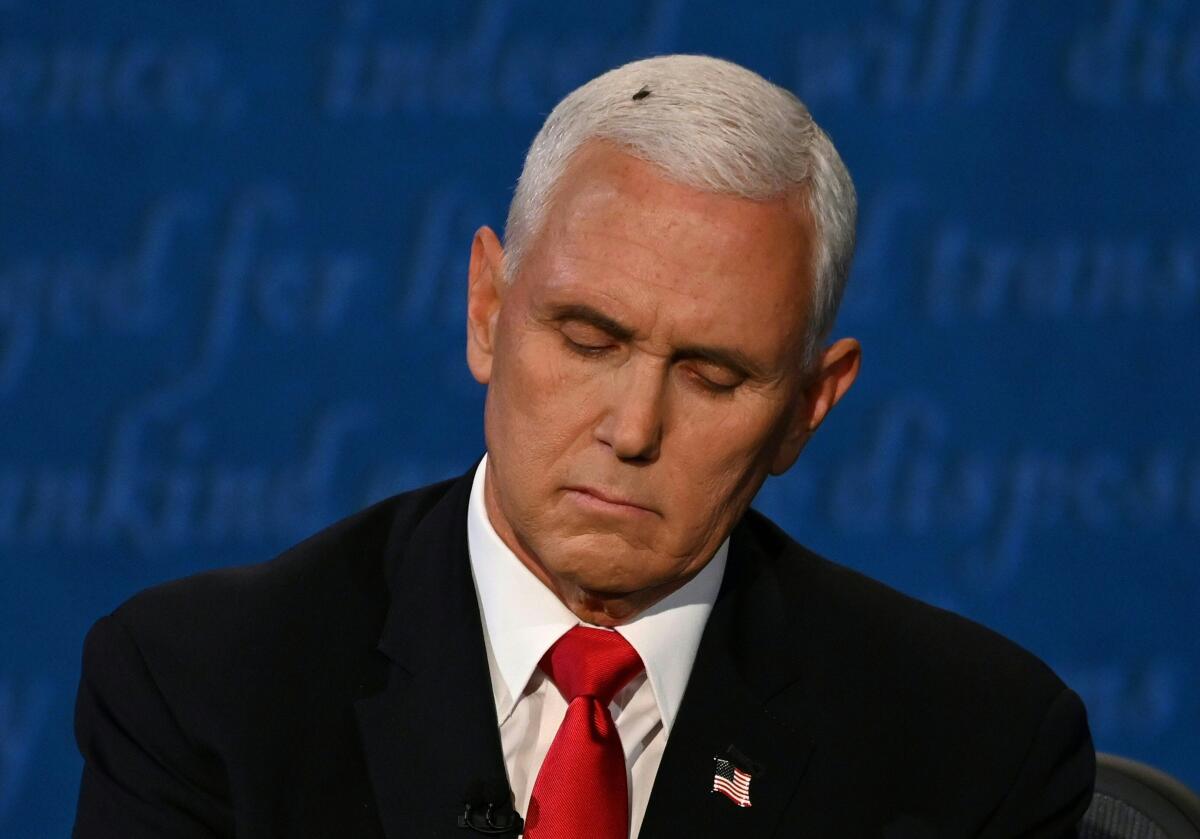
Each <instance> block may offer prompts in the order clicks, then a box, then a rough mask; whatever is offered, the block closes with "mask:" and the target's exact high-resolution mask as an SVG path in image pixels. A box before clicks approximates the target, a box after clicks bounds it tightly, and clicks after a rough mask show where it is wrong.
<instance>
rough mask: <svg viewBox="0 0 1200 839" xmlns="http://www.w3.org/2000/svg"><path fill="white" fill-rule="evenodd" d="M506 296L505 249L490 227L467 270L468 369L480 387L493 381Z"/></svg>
mask: <svg viewBox="0 0 1200 839" xmlns="http://www.w3.org/2000/svg"><path fill="white" fill-rule="evenodd" d="M504 292H505V284H504V247H503V246H502V245H501V244H500V240H499V239H498V238H497V237H496V234H495V233H494V232H493V231H492V229H491V228H490V227H481V228H479V229H478V230H476V231H475V238H474V240H473V241H472V242H471V264H470V266H469V268H468V270H467V366H468V367H469V368H471V375H472V376H474V377H475V379H476V381H478V382H479V383H480V384H485V385H486V384H487V383H488V382H490V381H491V378H492V354H493V351H494V347H495V343H496V321H497V320H498V318H499V316H500V304H501V303H502V302H503V300H504Z"/></svg>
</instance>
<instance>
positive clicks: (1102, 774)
mask: <svg viewBox="0 0 1200 839" xmlns="http://www.w3.org/2000/svg"><path fill="white" fill-rule="evenodd" d="M1079 836H1080V839H1200V797H1197V795H1196V794H1195V793H1194V792H1192V791H1191V790H1190V789H1188V788H1187V787H1185V786H1184V785H1183V784H1182V783H1180V782H1179V781H1178V780H1176V779H1175V778H1173V777H1171V776H1170V775H1168V774H1167V773H1165V772H1163V771H1161V770H1158V769H1155V768H1154V767H1153V766H1148V765H1146V764H1145V763H1139V762H1138V761H1136V760H1129V759H1128V758H1123V757H1117V756H1116V755H1110V754H1097V755H1096V789H1095V791H1094V792H1093V793H1092V804H1091V806H1090V807H1088V811H1087V813H1085V814H1084V817H1083V821H1082V822H1080V825H1079Z"/></svg>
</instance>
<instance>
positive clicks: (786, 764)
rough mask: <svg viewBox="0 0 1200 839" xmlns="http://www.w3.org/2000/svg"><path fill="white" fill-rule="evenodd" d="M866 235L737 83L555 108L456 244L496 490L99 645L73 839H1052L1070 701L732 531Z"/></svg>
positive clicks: (249, 575) (949, 630) (393, 514)
mask: <svg viewBox="0 0 1200 839" xmlns="http://www.w3.org/2000/svg"><path fill="white" fill-rule="evenodd" d="M854 218H855V200H854V191H853V187H852V185H851V183H850V180H849V176H848V175H847V173H846V171H845V168H844V167H843V166H842V163H841V161H840V160H839V158H838V156H837V153H836V152H835V151H834V149H833V146H832V145H831V144H830V143H829V141H828V139H827V138H826V137H825V135H824V134H823V133H822V132H821V131H820V129H819V128H818V127H817V126H816V125H815V124H814V123H813V121H812V120H811V118H810V117H809V115H808V113H807V111H806V110H805V109H804V107H803V106H802V105H801V104H800V103H799V102H798V101H796V100H795V98H794V97H792V96H791V95H790V94H788V93H786V92H785V91H783V90H781V89H779V88H777V87H774V86H773V85H771V84H769V83H768V82H766V81H765V80H763V79H761V78H759V77H758V76H756V75H754V74H753V73H751V72H749V71H747V70H744V69H742V68H740V67H737V66H736V65H732V64H729V63H727V62H723V61H718V60H715V59H710V58H700V57H692V56H671V57H664V58H655V59H650V60H647V61H640V62H635V63H632V64H629V65H626V66H624V67H621V68H619V69H617V70H614V71H612V72H610V73H607V74H605V75H603V76H601V77H599V78H597V79H595V80H593V81H592V82H589V83H588V84H586V85H584V86H583V87H582V88H580V89H579V90H577V91H575V92H574V93H572V94H571V95H570V96H568V97H567V98H566V99H565V100H563V102H562V103H560V104H559V106H558V107H557V108H556V109H555V110H554V112H553V113H552V114H551V115H550V117H549V118H548V119H547V121H546V124H545V125H544V126H543V128H542V130H541V132H540V133H539V134H538V137H537V138H536V139H535V140H534V143H533V145H532V147H531V149H530V152H529V156H528V158H527V160H526V163H525V168H524V171H523V173H522V176H521V180H520V183H519V185H518V187H517V191H516V194H515V196H514V199H513V203H512V207H511V210H510V214H509V219H508V224H507V227H506V242H505V244H504V245H503V246H502V245H501V243H500V241H499V239H498V238H497V237H496V235H495V234H494V233H493V232H492V231H491V230H490V229H488V228H486V227H485V228H481V229H480V230H479V231H478V233H477V234H476V236H475V239H474V242H473V244H472V249H471V260H470V272H469V302H468V324H467V361H468V364H469V366H470V369H471V371H472V373H473V374H474V376H475V377H476V378H477V379H478V380H479V381H480V382H482V383H483V384H485V385H487V388H488V391H487V407H486V413H485V429H486V438H487V454H486V456H485V458H484V459H483V460H482V461H481V463H480V464H479V465H478V467H477V468H476V469H474V470H472V472H471V473H469V474H467V475H465V476H463V477H461V478H459V479H457V480H454V481H450V482H447V483H444V484H439V485H436V486H432V487H426V488H424V489H420V490H417V491H414V492H410V493H405V494H403V495H400V496H397V497H395V498H392V499H389V500H387V501H384V502H382V503H381V504H379V505H377V506H375V507H372V508H371V509H369V510H366V511H364V512H362V513H360V514H358V515H356V516H354V517H352V518H350V519H347V520H345V521H343V522H339V523H337V524H335V525H333V526H332V527H331V528H329V529H328V530H326V531H324V532H322V533H321V534H318V535H317V536H315V537H313V538H312V539H310V540H308V541H306V542H304V543H302V544H301V545H299V546H297V547H295V548H293V549H292V550H290V551H288V552H286V553H285V554H283V555H282V556H281V557H279V558H277V559H275V560H274V561H272V562H270V563H266V564H264V565H261V566H254V567H249V568H242V569H233V570H227V571H219V572H213V573H208V574H203V575H200V576H198V577H194V578H191V579H188V580H184V581H181V582H178V583H173V584H169V585H166V586H163V587H159V588H157V589H153V590H151V591H149V592H146V593H143V594H142V595H139V596H138V597H135V598H134V599H133V600H131V601H130V602H128V603H126V604H125V605H124V606H122V607H121V608H120V609H118V610H117V611H116V612H115V613H114V614H113V615H111V616H109V617H107V618H104V619H102V620H101V621H99V622H98V623H97V625H96V627H95V628H94V629H93V630H92V632H91V634H90V635H89V637H88V641H87V644H86V650H85V656H84V673H83V679H82V682H81V686H80V693H79V701H78V710H77V717H78V718H77V735H78V740H79V744H80V748H81V750H82V752H83V755H84V758H85V768H84V775H83V784H82V789H81V793H80V802H79V810H78V816H77V826H76V835H77V836H79V837H99V836H120V837H136V836H168V837H176V836H178V837H184V836H187V837H193V836H195V837H201V836H203V837H209V836H234V835H236V836H238V837H257V836H264V837H265V836H289V837H292V836H388V837H393V839H394V837H401V836H414V837H428V836H469V835H472V834H473V833H475V832H485V833H486V832H488V831H491V832H493V833H494V834H496V835H514V834H515V830H516V828H515V827H513V826H512V825H513V823H514V821H515V819H514V818H513V816H514V813H513V811H514V810H515V812H516V813H517V814H520V815H521V816H523V817H524V831H525V833H524V835H526V836H527V837H531V839H561V837H574V836H577V837H597V839H600V838H601V837H602V839H617V838H618V837H624V836H641V837H660V836H667V837H673V836H681V837H692V836H702V837H703V836H712V837H716V836H722V837H725V836H738V837H766V836H780V837H783V836H801V835H804V836H837V837H856V836H947V837H950V836H952V837H961V836H987V837H1010V836H1066V835H1072V834H1073V825H1074V824H1075V823H1076V821H1077V820H1078V818H1079V817H1080V816H1081V814H1082V813H1083V811H1084V809H1085V808H1086V807H1087V805H1088V803H1089V800H1090V790H1091V782H1092V775H1093V769H1094V753H1093V750H1092V745H1091V740H1090V737H1089V734H1088V729H1087V724H1086V721H1085V715H1084V710H1083V707H1082V705H1081V703H1080V702H1079V699H1078V697H1077V696H1076V695H1075V694H1074V693H1072V692H1071V691H1070V690H1069V689H1067V688H1066V687H1065V686H1064V685H1063V684H1062V683H1061V682H1060V681H1059V680H1058V679H1057V678H1056V677H1055V676H1054V674H1053V673H1051V672H1050V671H1049V670H1048V669H1047V668H1046V667H1045V665H1043V664H1042V663H1040V662H1039V661H1037V660H1036V659H1035V658H1033V657H1032V656H1030V655H1029V654H1028V653H1026V652H1024V651H1022V650H1020V649H1019V648H1017V647H1016V646H1014V645H1013V644H1011V643H1009V642H1007V641H1005V640H1003V639H1001V638H999V637H998V636H996V635H995V634H993V633H991V632H989V631H987V630H985V629H983V628H982V627H979V626H977V625H975V624H972V623H970V622H968V621H966V620H964V619H961V618H958V617H955V616H953V615H950V614H948V613H946V612H942V611H940V610H936V609H933V608H931V607H928V606H925V605H922V604H919V603H917V602H915V601H912V600H910V599H908V598H906V597H904V596H902V595H900V594H898V593H896V592H894V591H891V590H890V589H887V588H886V587H884V586H882V585H880V584H878V583H875V582H872V581H869V580H867V579H865V578H863V577H861V576H860V575H857V574H855V573H853V572H851V571H849V570H846V569H844V568H841V567H839V566H837V565H833V564H832V563H829V562H827V561H825V560H823V559H820V558H818V557H817V556H815V555H813V554H812V553H810V552H808V551H807V550H805V549H804V548H802V547H801V546H799V545H798V544H796V543H795V542H793V541H792V540H791V539H789V538H788V537H787V536H786V535H784V534H783V533H782V532H781V531H779V530H778V529H777V528H775V527H774V526H773V525H772V524H771V523H770V522H768V521H767V520H766V519H764V518H762V517H761V516H760V515H758V514H756V513H754V512H752V511H749V509H748V508H749V504H750V502H751V500H752V499H753V497H754V495H755V493H756V492H757V491H758V489H759V487H760V486H761V485H762V483H763V481H764V480H765V479H766V477H767V476H768V475H770V474H779V473H782V472H784V471H786V470H787V469H788V468H789V467H790V466H791V465H792V464H793V462H794V461H795V460H796V458H797V456H798V455H799V454H800V451H801V449H802V448H803V447H804V444H805V443H806V442H807V440H808V439H809V437H810V436H811V435H812V434H813V432H814V431H816V429H817V428H818V426H819V425H820V424H821V423H822V421H823V420H824V419H825V417H826V416H827V414H828V413H829V411H830V410H831V409H832V408H833V406H834V405H835V404H836V403H837V402H838V401H839V400H840V399H841V398H842V396H844V395H845V393H846V392H847V390H848V389H849V388H850V386H851V384H852V383H853V381H854V378H855V376H856V374H857V372H858V368H859V357H860V349H859V346H858V343H857V342H856V341H854V340H852V339H841V340H837V341H833V342H832V343H830V342H828V335H829V332H830V329H831V325H832V321H833V317H834V313H835V311H836V308H837V305H838V301H839V299H840V297H841V289H842V286H843V284H844V282H845V278H846V274H847V272H848V268H849V262H850V255H851V251H852V247H853V226H854Z"/></svg>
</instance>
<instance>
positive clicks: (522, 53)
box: [321, 0, 683, 118]
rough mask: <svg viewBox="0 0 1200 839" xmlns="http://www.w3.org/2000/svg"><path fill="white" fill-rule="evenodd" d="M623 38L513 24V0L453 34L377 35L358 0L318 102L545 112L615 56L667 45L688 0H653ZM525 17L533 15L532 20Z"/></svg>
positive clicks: (372, 108) (422, 110)
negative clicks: (449, 38) (460, 36)
mask: <svg viewBox="0 0 1200 839" xmlns="http://www.w3.org/2000/svg"><path fill="white" fill-rule="evenodd" d="M647 8H648V11H647V13H646V17H645V19H644V20H643V22H642V24H641V26H640V27H639V28H638V29H637V30H636V31H634V32H631V33H630V34H629V35H627V36H626V37H624V38H616V39H607V38H605V37H603V36H597V35H595V34H593V33H582V32H581V33H579V34H577V35H574V36H572V35H570V34H564V33H556V34H553V35H552V34H550V33H536V32H534V31H532V30H530V29H527V28H525V27H521V28H519V29H517V28H515V27H514V26H513V25H512V22H513V21H514V19H515V18H516V17H517V16H516V15H515V14H514V13H513V2H512V0H481V2H480V3H479V5H478V7H477V11H476V14H475V18H474V22H473V24H472V26H471V29H470V32H469V34H468V36H467V37H466V38H465V39H464V40H461V41H458V42H455V43H448V44H447V43H442V42H440V41H437V40H435V39H432V38H429V39H424V40H414V39H400V38H384V37H372V36H371V35H370V34H368V33H367V32H365V31H364V29H365V27H366V25H367V23H368V21H369V19H370V5H369V4H367V3H351V4H349V6H348V7H347V10H348V13H347V14H346V16H345V17H346V20H345V23H346V28H347V31H346V32H344V33H343V34H342V36H341V39H340V40H339V42H338V43H337V45H336V46H335V47H334V48H333V50H332V53H331V55H330V58H329V65H328V70H327V73H326V76H325V79H324V83H323V87H322V91H321V102H322V106H323V108H324V111H325V113H326V114H328V115H329V116H330V117H334V118H346V117H374V118H378V117H385V116H392V115H397V114H427V113H437V114H450V115H455V116H478V115H480V114H486V113H490V112H494V111H500V112H504V113H509V114H514V115H519V116H537V115H540V114H545V113H546V112H548V111H549V110H550V109H551V108H552V107H553V106H554V103H555V102H557V101H558V99H559V98H560V97H562V96H563V95H564V94H565V93H567V92H568V91H569V90H571V89H572V88H574V87H577V86H578V85H580V84H582V83H583V82H585V81H587V80H588V79H590V78H592V77H593V76H596V75H599V74H600V73H601V72H603V71H605V70H608V69H609V68H611V67H614V66H616V65H618V64H623V63H625V62H626V61H630V60H632V59H634V58H640V57H644V56H647V55H655V54H661V53H665V52H670V47H671V44H672V43H673V42H674V40H675V32H676V30H677V29H678V25H679V22H680V20H681V18H682V12H683V2H682V0H653V2H651V3H649V4H647ZM526 22H528V21H526Z"/></svg>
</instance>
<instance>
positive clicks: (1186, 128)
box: [0, 0, 1200, 839]
mask: <svg viewBox="0 0 1200 839" xmlns="http://www.w3.org/2000/svg"><path fill="white" fill-rule="evenodd" d="M835 7H836V8H835ZM664 52H702V53H710V54H715V55H719V56H722V57H726V58H729V59H732V60H734V61H738V62H740V63H742V64H745V65H747V66H749V67H751V68H753V69H755V70H757V71H759V72H760V73H762V74H764V75H766V76H767V77H768V78H770V79H772V80H774V81H776V82H777V83H779V84H782V85H784V86H786V87H789V88H790V89H792V90H794V91H795V92H796V93H797V94H799V95H800V97H801V98H802V99H804V100H805V101H806V102H807V103H808V104H809V105H810V107H811V108H812V110H813V112H814V114H815V115H816V117H817V119H818V121H820V122H821V123H822V125H824V126H825V127H826V129H827V130H828V131H829V133H830V135H831V136H832V137H833V139H834V141H835V142H836V144H837V145H838V147H839V149H840V150H841V152H842V154H843V156H844V158H845V160H846V162H847V164H848V166H849V168H850V170H851V172H852V173H853V175H854V178H855V181H856V183H857V184H858V188H859V192H860V196H861V207H862V211H861V218H860V221H861V224H860V243H861V245H860V249H859V254H858V257H857V260H856V263H855V267H854V271H853V275H852V278H851V281H850V287H849V291H848V295H847V300H846V305H845V308H844V311H843V314H842V317H841V320H840V322H839V330H838V331H839V332H840V333H842V334H853V335H856V336H858V337H859V338H861V340H862V342H863V345H864V347H865V362H864V367H863V373H862V376H861V378H860V379H859V382H858V384H857V385H856V387H855V389H854V390H853V391H852V392H851V394H850V396H849V397H848V398H847V399H846V401H845V402H844V403H843V404H842V406H840V407H839V408H838V410H837V411H836V412H835V413H834V415H833V417H832V418H831V420H830V422H829V423H828V424H827V425H826V426H825V427H824V429H823V430H822V432H821V434H820V435H819V436H818V437H817V439H816V440H815V442H814V443H813V444H812V446H811V447H810V448H809V450H808V451H807V452H806V453H805V455H804V456H803V457H802V458H801V461H800V464H799V465H798V466H797V467H796V468H795V469H794V470H793V471H792V472H791V473H789V474H788V475H787V476H785V477H783V478H781V479H775V480H773V481H772V482H770V483H768V485H767V486H766V488H765V489H764V490H763V492H762V494H761V495H760V497H759V499H758V506H759V507H760V508H761V509H763V510H764V511H765V512H767V513H768V514H769V515H772V516H774V517H776V518H777V520H779V521H780V522H781V523H782V524H783V525H784V526H785V527H786V528H787V529H788V530H789V531H790V532H791V533H792V534H793V535H795V536H796V537H797V538H798V539H800V540H801V541H803V542H806V543H808V544H809V545H811V546H813V547H815V548H816V549H818V550H820V551H821V552H823V553H825V554H827V555H829V556H831V557H832V558H834V559H837V560H839V561H841V562H843V563H846V564H848V565H851V566H854V567H856V568H859V569H862V570H864V571H866V572H867V573H869V574H872V575H875V576H877V577H880V578H882V579H884V580H885V581H887V582H889V583H891V584H892V585H894V586H897V587H899V588H900V589H903V590H905V591H907V592H910V593H912V594H915V595H917V596H919V597H922V598H925V599H927V600H931V601H933V602H935V603H939V604H942V605H946V606H949V607H951V608H953V609H956V610H958V611H961V612H963V613H965V614H967V615H969V616H971V617H973V618H975V619H977V620H980V621H982V622H984V623H986V624H988V625H990V626H993V627H995V628H997V629H999V630H1000V631H1002V632H1004V633H1005V634H1007V635H1009V636H1011V637H1013V638H1015V639H1016V640H1018V641H1019V642H1021V643H1023V644H1024V645H1026V646H1027V647H1029V648H1030V649H1032V650H1033V651H1035V652H1036V653H1037V654H1039V655H1040V656H1042V657H1043V658H1045V659H1046V660H1047V661H1048V662H1049V663H1050V664H1051V665H1052V666H1054V667H1055V668H1056V669H1057V670H1058V671H1059V672H1060V673H1061V674H1062V675H1063V676H1064V677H1065V678H1066V679H1067V680H1068V681H1069V682H1070V683H1071V684H1072V685H1073V686H1075V687H1076V688H1077V689H1078V690H1079V691H1080V693H1081V694H1082V695H1083V697H1084V698H1085V700H1086V702H1087V705H1088V709H1089V713H1090V716H1091V721H1092V726H1093V731H1094V733H1095V736H1096V741H1097V744H1098V746H1099V747H1100V748H1102V749H1105V750H1110V751H1115V752H1119V753H1124V754H1127V755H1131V756H1134V757H1137V758H1141V759H1145V760H1149V761H1152V762H1154V763H1156V764H1159V765H1161V766H1163V767H1165V768H1166V769H1168V770H1169V771H1171V772H1174V773H1176V774H1178V775H1179V776H1181V777H1182V778H1184V779H1185V780H1186V781H1188V782H1189V783H1191V784H1192V785H1194V786H1200V750H1198V748H1197V747H1198V745H1200V641H1198V620H1197V615H1198V613H1200V556H1198V554H1200V551H1198V548H1197V544H1198V539H1197V536H1198V533H1200V438H1198V435H1197V431H1196V429H1197V420H1198V410H1200V392H1198V391H1200V328H1198V327H1200V232H1198V229H1200V228H1198V225H1197V222H1198V221H1200V210H1198V208H1197V200H1196V192H1197V185H1198V184H1200V178H1198V176H1200V151H1198V150H1200V4H1198V3H1197V2H1191V1H1190V0H1107V2H1099V1H1097V2H1055V3H1033V2H1026V3H1023V2H1017V0H854V1H853V2H851V1H850V0H842V2H839V3H836V4H833V3H825V2H816V0H808V1H804V0H794V2H790V3H778V4H775V3H734V2H709V1H708V0H652V1H651V2H645V0H643V2H633V0H609V1H608V2H605V3H569V4H564V3H561V2H553V0H546V2H526V0H470V1H469V2H450V1H449V0H443V2H440V3H437V4H418V3H382V2H378V3H376V2H369V0H351V2H345V3H336V2H306V3H296V2H283V1H282V0H270V2H268V1H267V0H261V2H256V3H243V2H213V0H203V2H201V0H176V2H173V3H163V2H161V0H145V1H144V2H133V0H125V2H112V0H100V1H98V2H82V1H81V2H75V3H67V2H45V0H0V627H2V628H3V637H2V638H0V834H2V835H4V836H7V837H39V839H40V837H46V836H57V835H65V834H66V833H67V831H68V828H69V824H70V821H71V815H72V811H73V808H74V802H75V796H76V793H77V789H78V778H79V770H80V762H79V759H78V757H77V755H76V752H75V750H74V745H73V742H72V733H71V715H72V705H73V701H74V691H75V685H76V681H77V678H78V668H79V653H80V644H81V641H82V638H83V634H84V632H85V631H86V629H87V627H88V626H89V625H90V624H91V622H92V621H93V620H95V619H96V618H97V617H99V616H100V615H102V614H104V613H106V612H108V611H109V610H111V609H112V608H113V607H114V606H116V605H117V604H118V603H119V602H121V601H122V600H124V599H125V598H126V597H128V596H129V595H131V594H132V593H134V592H135V591H137V590H139V589H141V588H143V587H145V586H147V585H150V584H152V583H155V582H158V581H161V580H166V579H168V578H173V577H177V576H180V575H183V574H186V573H190V572H193V571H198V570H200V569H204V568H211V567H214V566H220V565H227V564H232V563H244V562H251V561H258V560H262V559H265V558H267V557H269V556H271V555H272V554H273V553H275V552H277V551H279V550H280V549H282V548H283V547H285V546H287V545H288V544H290V543H292V542H294V541H296V540H298V539H299V538H300V537H302V536H304V535H306V534H308V533H310V532H312V531H313V530H315V529H318V528H320V527H321V526H322V525H324V524H326V523H328V522H331V521H333V520H334V519H336V518H338V517H340V516H342V515H343V514H347V513H349V512H351V511H353V510H355V509H357V508H359V507H362V506H364V505H365V504H367V503H368V502H371V501H374V500H376V499H379V498H382V497H384V496H386V495H389V494H391V493H394V492H397V491H399V490H402V489H405V488H409V487H413V486H416V485H419V484H421V483H424V482H427V481H430V480H433V479H438V478H442V477H445V476H449V475H453V474H456V473H458V472H460V471H462V470H463V469H465V468H467V467H468V466H469V465H470V464H471V463H472V462H473V460H474V459H475V458H476V457H477V456H478V455H479V454H480V452H481V450H482V448H481V447H482V431H481V422H480V414H481V407H482V395H483V394H482V392H481V389H480V388H479V387H478V386H477V385H476V384H475V383H474V381H473V380H472V379H471V378H470V376H469V375H468V373H467V370H466V368H465V364H464V361H463V347H464V330H463V318H464V306H463V301H464V288H465V285H464V283H465V267H466V257H467V251H468V246H469V243H470V237H471V234H472V232H473V231H474V229H475V228H476V227H477V226H478V225H481V224H485V223H487V224H491V225H493V226H496V227H499V226H500V225H501V224H502V223H503V219H504V213H505V209H506V207H507V203H508V200H509V197H510V194H511V188H512V185H513V183H514V182H515V180H516V177H517V174H518V172H519V168H520V164H521V161H522V158H523V154H524V149H525V147H526V145H527V144H528V142H529V141H530V139H531V138H532V136H533V134H534V133H535V132H536V130H537V128H538V126H539V125H540V122H541V120H542V118H543V117H544V115H545V114H546V113H547V112H548V111H549V109H550V108H551V107H552V106H553V104H554V103H555V102H556V101H557V100H558V99H559V98H560V97H561V96H562V95H563V94H565V93H566V92H567V91H568V90H570V89H572V88H573V87H575V86H576V85H578V84H580V83H581V82H583V81H584V80H586V79H588V78H589V77H591V76H593V75H596V74H597V73H599V72H600V71H602V70H604V69H607V68H609V67H611V66H615V65H617V64H620V63H623V62H625V61H627V60H630V59H633V58H637V57H643V56H647V55H651V54H656V53H664Z"/></svg>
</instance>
